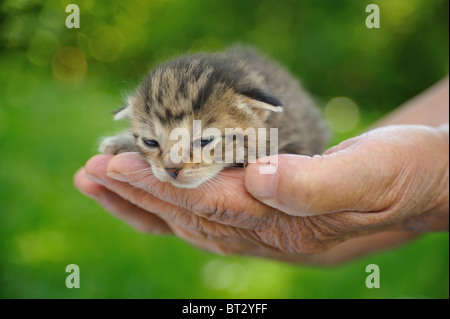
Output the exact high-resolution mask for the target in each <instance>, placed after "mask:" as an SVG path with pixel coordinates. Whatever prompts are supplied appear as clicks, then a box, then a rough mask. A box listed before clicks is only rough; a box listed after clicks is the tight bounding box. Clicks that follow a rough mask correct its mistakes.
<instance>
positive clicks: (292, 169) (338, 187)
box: [245, 143, 397, 216]
mask: <svg viewBox="0 0 450 319" xmlns="http://www.w3.org/2000/svg"><path fill="white" fill-rule="evenodd" d="M347 146H348V147H345V148H336V150H337V151H336V152H335V153H331V154H327V155H323V156H319V155H316V156H314V157H308V156H301V155H287V154H286V155H284V154H283V155H278V156H277V157H276V163H277V165H276V166H274V167H273V171H274V172H275V173H274V174H261V173H260V172H261V170H262V169H267V165H270V164H264V163H255V164H250V165H249V167H248V168H247V169H246V175H245V185H246V187H247V190H248V191H249V193H250V194H252V195H253V196H254V197H255V198H256V199H258V200H260V201H262V202H263V203H265V204H267V205H269V206H271V207H275V208H277V209H279V210H281V211H283V212H286V213H288V214H291V215H295V216H313V215H320V214H326V213H333V212H341V211H356V212H358V211H360V212H361V211H364V212H366V211H379V210H382V209H384V208H385V207H381V206H377V204H379V203H378V202H377V201H376V199H377V198H379V197H380V196H382V195H384V194H385V193H386V192H387V190H389V189H390V187H391V185H392V184H393V183H394V181H395V178H396V177H397V174H395V170H392V169H390V167H386V169H382V168H381V167H380V166H383V159H382V158H377V159H374V158H373V150H372V152H371V150H370V148H371V147H372V144H371V143H365V144H359V143H356V144H351V143H348V144H347ZM265 160H266V161H267V160H271V161H272V162H274V158H273V157H272V158H270V157H269V158H268V159H265ZM272 166H273V165H272Z"/></svg>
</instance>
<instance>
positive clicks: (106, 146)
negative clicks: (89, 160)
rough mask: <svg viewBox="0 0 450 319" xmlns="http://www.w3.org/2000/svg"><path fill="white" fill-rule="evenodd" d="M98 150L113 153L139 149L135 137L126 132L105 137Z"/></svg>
mask: <svg viewBox="0 0 450 319" xmlns="http://www.w3.org/2000/svg"><path fill="white" fill-rule="evenodd" d="M98 150H99V152H101V153H104V154H113V155H116V154H119V153H124V152H136V151H137V149H136V144H135V139H134V137H133V136H132V135H124V134H121V135H117V136H110V137H106V138H104V139H103V141H102V142H101V143H100V147H99V149H98Z"/></svg>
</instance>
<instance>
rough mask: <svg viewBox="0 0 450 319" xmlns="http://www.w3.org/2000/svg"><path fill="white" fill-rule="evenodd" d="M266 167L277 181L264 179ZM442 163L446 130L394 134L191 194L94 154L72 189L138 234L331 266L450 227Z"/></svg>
mask: <svg viewBox="0 0 450 319" xmlns="http://www.w3.org/2000/svg"><path fill="white" fill-rule="evenodd" d="M269 160H270V161H269ZM268 162H269V163H270V164H267V163H268ZM268 165H272V166H275V168H276V173H275V174H260V171H261V168H264V167H265V168H267V166H268ZM448 165H449V164H448V125H447V126H446V127H444V128H440V129H435V128H430V127H425V126H391V127H386V128H381V129H377V130H373V131H370V132H368V133H366V134H364V135H361V136H358V137H356V138H353V139H350V140H347V141H345V142H343V143H341V144H340V145H338V146H336V147H334V148H331V149H330V150H328V151H327V152H325V153H324V154H323V155H321V156H314V157H307V156H300V155H279V156H277V157H276V158H273V157H272V158H266V159H263V160H262V161H261V162H260V163H255V164H250V165H249V166H248V167H247V168H246V169H245V170H243V169H229V170H224V171H222V172H221V173H220V174H219V175H218V176H217V177H216V178H215V179H214V180H212V181H210V182H208V183H206V184H203V185H202V186H201V187H200V188H197V189H180V188H176V187H174V186H172V185H171V184H169V183H162V182H159V181H158V180H157V179H156V178H155V177H154V176H153V175H152V173H151V170H150V167H149V164H148V163H146V162H145V161H143V160H142V159H141V157H140V156H139V155H138V154H136V153H123V154H120V155H117V156H114V157H113V156H111V155H97V156H94V157H93V158H91V159H90V160H89V161H88V162H87V164H86V166H85V167H84V168H82V169H80V170H79V171H78V172H77V174H76V175H75V185H76V187H77V188H78V189H80V190H81V191H82V192H83V193H84V194H86V195H88V196H90V197H93V198H94V199H95V200H97V201H98V202H99V203H100V204H101V205H102V206H103V207H105V209H106V210H108V211H109V212H111V213H112V214H114V215H116V216H117V217H119V218H122V219H124V220H125V221H126V222H127V223H128V224H130V225H132V226H133V227H135V228H136V229H138V230H140V231H144V232H153V233H174V234H176V235H177V236H179V237H180V238H182V239H184V240H186V241H188V242H189V243H191V244H193V245H195V246H197V247H200V248H202V249H206V250H209V251H213V252H218V253H226V254H248V255H258V256H263V257H268V258H275V259H280V260H288V261H293V262H306V263H323V262H325V263H328V262H334V261H336V260H338V261H340V260H345V259H346V258H351V257H354V256H355V255H360V254H363V253H366V252H368V251H371V250H375V249H378V248H380V247H389V246H390V245H394V244H396V243H399V242H402V241H405V240H408V239H410V238H413V237H415V234H417V233H420V232H428V231H437V230H446V229H448V167H449V166H448ZM369 234H371V235H370V236H367V235H369ZM362 236H365V237H362ZM342 242H344V243H342ZM340 243H341V244H340Z"/></svg>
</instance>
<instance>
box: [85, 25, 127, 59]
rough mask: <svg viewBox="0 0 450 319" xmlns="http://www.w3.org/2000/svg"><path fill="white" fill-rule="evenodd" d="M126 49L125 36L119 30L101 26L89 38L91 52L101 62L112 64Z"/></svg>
mask: <svg viewBox="0 0 450 319" xmlns="http://www.w3.org/2000/svg"><path fill="white" fill-rule="evenodd" d="M123 48H124V36H123V34H122V32H120V30H119V29H117V28H114V27H111V26H106V25H104V26H101V27H99V28H98V29H95V30H94V32H92V34H91V36H90V37H89V52H90V53H91V55H92V56H93V57H94V59H96V60H98V61H100V62H111V61H113V60H115V59H117V58H118V57H119V56H120V55H121V54H122V51H123Z"/></svg>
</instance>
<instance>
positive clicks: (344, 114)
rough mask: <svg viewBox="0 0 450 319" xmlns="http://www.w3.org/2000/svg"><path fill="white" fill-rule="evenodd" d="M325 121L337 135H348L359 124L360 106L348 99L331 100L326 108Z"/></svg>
mask: <svg viewBox="0 0 450 319" xmlns="http://www.w3.org/2000/svg"><path fill="white" fill-rule="evenodd" d="M323 113H324V117H325V121H326V122H327V123H328V125H329V127H330V129H331V130H333V131H334V132H336V133H346V132H350V131H351V130H353V129H354V128H355V127H356V126H357V125H358V123H359V119H360V115H359V108H358V105H357V104H356V103H355V102H354V101H353V100H352V99H349V98H347V97H336V98H333V99H331V100H330V101H329V102H328V103H327V104H326V105H325V107H324V112H323Z"/></svg>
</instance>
